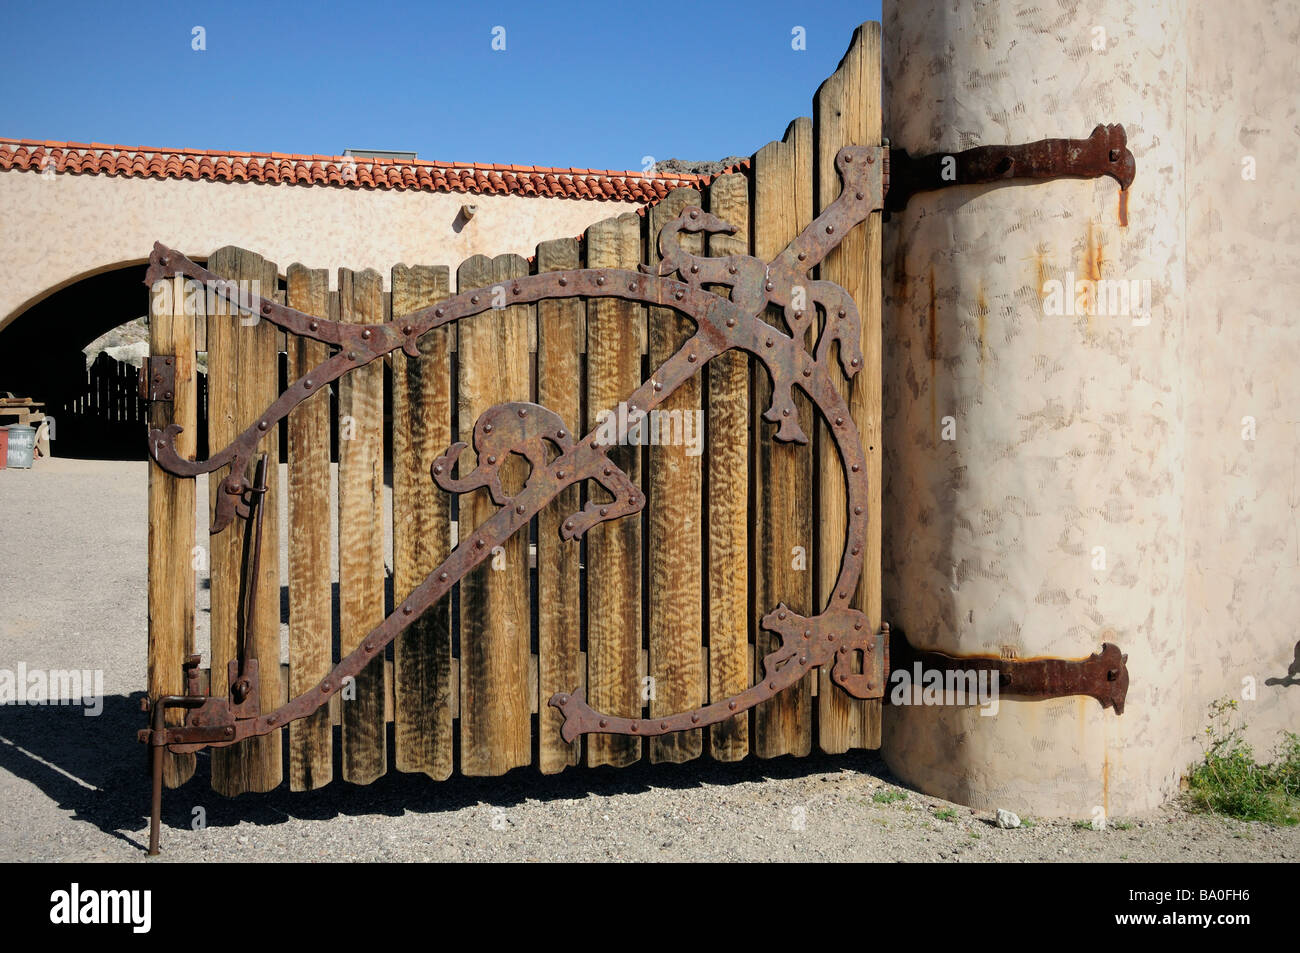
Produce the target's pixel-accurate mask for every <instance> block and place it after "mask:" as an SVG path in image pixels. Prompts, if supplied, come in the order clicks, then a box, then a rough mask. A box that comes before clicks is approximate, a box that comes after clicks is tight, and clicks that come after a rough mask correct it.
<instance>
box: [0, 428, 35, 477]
mask: <svg viewBox="0 0 1300 953" xmlns="http://www.w3.org/2000/svg"><path fill="white" fill-rule="evenodd" d="M35 450H36V429H35V428H34V427H24V426H23V425H21V424H14V425H13V426H12V427H10V428H9V452H8V453H7V454H6V455H5V462H6V463H7V464H8V465H9V466H10V467H16V468H18V469H21V470H27V469H31V465H32V456H33V455H34V453H35Z"/></svg>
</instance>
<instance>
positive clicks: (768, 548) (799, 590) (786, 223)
mask: <svg viewBox="0 0 1300 953" xmlns="http://www.w3.org/2000/svg"><path fill="white" fill-rule="evenodd" d="M753 187H754V196H753V215H754V254H755V255H756V256H757V257H758V258H760V259H762V260H763V261H771V260H772V259H773V258H775V257H776V256H777V255H778V254H780V252H781V251H782V250H783V249H784V248H785V247H786V245H788V244H789V243H790V242H791V241H792V240H793V239H794V238H795V236H797V235H798V234H799V232H800V231H801V230H802V229H803V228H804V226H806V225H807V224H808V223H809V222H811V221H812V217H813V216H812V122H811V120H809V119H806V118H800V119H796V120H795V121H794V122H792V123H791V124H790V127H789V129H787V130H786V134H785V139H784V141H782V142H770V143H768V144H767V145H765V146H764V147H763V148H762V149H760V150H759V151H758V152H757V153H756V154H755V155H754V185H753ZM766 319H767V321H768V323H770V324H772V325H775V326H779V327H781V328H782V329H783V330H787V331H788V328H786V327H785V318H784V315H783V314H782V313H781V311H780V310H779V309H776V308H769V309H768V311H767V314H766ZM803 343H804V344H805V345H807V343H808V342H803ZM754 377H755V380H754V403H753V406H752V407H751V412H752V413H753V417H754V431H753V433H754V441H755V445H754V473H753V477H754V488H755V492H754V497H755V500H756V501H757V512H755V513H754V530H755V540H754V544H753V551H754V553H755V554H756V559H757V564H756V566H755V569H756V572H755V596H754V602H753V606H752V612H751V615H753V616H761V615H763V614H765V613H767V612H770V611H771V610H772V609H774V608H776V606H777V604H778V603H781V602H784V603H786V605H788V606H789V607H790V608H791V609H793V610H794V611H795V612H799V613H802V614H811V613H812V612H814V611H815V609H814V607H813V604H812V602H813V599H812V596H813V592H812V575H813V572H812V570H813V565H812V558H813V525H812V492H811V491H812V447H811V445H810V444H803V445H800V444H794V443H780V442H778V441H776V440H775V439H774V436H773V435H774V434H775V433H776V425H775V424H772V423H769V422H767V421H765V420H763V419H762V414H763V412H764V411H766V410H767V408H768V406H769V405H770V403H771V397H772V382H771V379H770V378H769V377H768V375H767V371H766V370H765V369H763V368H761V367H756V368H755V372H754ZM794 401H795V404H796V406H797V408H798V413H799V425H800V426H801V427H802V428H803V432H804V433H805V434H807V435H808V436H809V439H811V436H812V433H813V427H812V423H813V419H812V407H811V405H810V404H809V403H808V400H807V398H806V397H804V395H803V394H801V393H800V392H799V391H798V390H796V391H795V392H794ZM753 624H754V625H755V627H756V629H757V631H756V633H755V637H754V667H755V669H757V668H758V667H759V666H760V665H761V663H762V658H763V656H764V655H766V654H767V653H769V652H771V651H772V650H773V649H774V648H775V647H776V646H777V645H779V644H780V640H779V638H778V637H777V636H776V635H774V634H773V633H771V632H768V631H767V630H765V629H762V628H759V627H758V623H757V620H755V621H754V622H753ZM753 749H754V753H755V754H757V755H758V756H759V757H761V758H773V757H776V756H778V755H783V754H795V755H806V754H808V753H809V751H811V750H812V686H811V680H810V679H808V678H803V679H800V680H799V681H798V682H797V683H795V684H794V685H791V686H790V687H789V688H787V689H786V690H785V691H783V692H781V693H780V694H779V695H777V696H776V697H775V698H772V699H769V700H768V701H765V702H763V703H761V704H759V705H758V706H756V707H755V709H754V740H753Z"/></svg>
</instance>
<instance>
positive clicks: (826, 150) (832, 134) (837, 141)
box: [814, 23, 882, 753]
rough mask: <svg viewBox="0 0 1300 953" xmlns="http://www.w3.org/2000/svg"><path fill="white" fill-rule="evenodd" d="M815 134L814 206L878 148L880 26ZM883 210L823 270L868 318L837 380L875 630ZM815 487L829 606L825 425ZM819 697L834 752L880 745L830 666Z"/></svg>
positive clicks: (858, 41)
mask: <svg viewBox="0 0 1300 953" xmlns="http://www.w3.org/2000/svg"><path fill="white" fill-rule="evenodd" d="M814 121H815V124H816V137H817V146H816V147H817V174H818V181H819V194H818V196H817V210H818V211H821V210H822V209H824V208H826V207H827V206H828V205H830V204H831V203H832V202H833V201H834V200H835V199H836V198H837V197H838V196H839V194H840V188H841V183H840V178H839V175H838V173H837V172H836V169H835V154H836V153H837V152H838V151H839V150H840V149H841V148H842V147H843V146H846V145H877V144H878V143H879V142H880V133H881V125H880V122H881V119H880V24H878V23H866V24H863V25H862V26H860V27H859V28H858V29H857V31H855V32H854V34H853V40H852V42H851V43H850V44H849V49H848V52H847V53H845V54H844V59H843V60H841V61H840V65H839V68H838V69H836V71H835V73H834V74H833V75H832V76H831V77H830V78H829V79H828V80H827V81H826V82H825V83H824V84H823V85H822V87H821V89H819V90H818V92H817V96H816V99H815V103H814ZM880 219H881V216H880V213H879V212H873V213H872V215H871V217H870V218H869V219H868V220H867V221H866V222H864V223H863V224H862V225H861V226H859V227H857V228H854V229H852V230H851V231H850V232H848V233H847V234H846V235H844V236H843V238H842V240H841V242H840V244H839V247H838V248H836V249H835V250H834V251H832V252H831V253H830V255H828V256H827V258H826V260H825V261H824V262H823V263H822V265H821V273H820V277H821V278H822V279H824V280H827V281H833V282H835V283H836V284H838V285H840V286H842V287H843V288H844V289H845V290H847V291H848V292H849V294H851V295H852V296H853V300H854V301H855V302H856V303H857V305H858V309H859V311H860V315H861V319H862V339H861V349H862V357H863V369H862V370H861V371H860V372H859V373H858V375H857V376H856V377H855V378H854V379H853V381H852V382H851V383H850V382H846V381H843V380H842V379H840V380H839V382H838V383H839V388H840V392H841V393H842V394H845V395H846V396H847V397H848V404H849V411H850V413H851V414H852V415H853V420H854V422H855V423H856V424H857V427H858V432H859V433H860V434H861V435H862V444H863V450H864V451H865V453H866V458H867V465H866V472H867V483H868V487H869V490H868V495H867V537H866V544H865V547H864V553H865V559H864V563H863V569H862V583H861V585H859V586H858V589H857V592H856V593H855V595H854V597H853V600H852V605H853V607H854V608H856V609H860V610H862V611H863V612H864V613H866V616H867V619H868V621H869V624H870V625H871V626H873V627H876V628H878V627H879V625H880V611H881V610H880V582H881V577H880V546H881V517H882V512H881V475H882V474H881V446H880V433H881V379H880V372H881V367H880V361H881V349H880V348H881V343H880V335H881V324H880V308H881V297H880V296H881V288H880V281H881V261H880V255H881V244H880V243H881V234H880ZM818 433H819V437H818V443H819V447H818V454H817V468H818V481H819V484H820V488H821V494H820V504H819V505H820V512H819V514H818V527H819V533H820V538H819V540H818V555H817V562H818V592H817V598H818V600H819V606H824V605H826V604H827V603H828V601H829V600H830V596H831V588H832V587H833V585H834V583H835V577H836V574H837V573H838V572H839V566H840V559H841V557H842V556H843V553H844V541H845V533H846V531H847V526H848V511H847V502H846V500H847V495H846V488H845V483H844V468H843V465H842V464H841V462H840V458H839V453H838V451H837V450H836V449H835V444H834V442H833V441H832V440H831V439H830V437H829V434H828V432H827V429H826V422H825V421H824V420H820V419H819V420H818ZM819 678H820V680H821V681H820V686H819V691H818V693H817V704H818V713H817V715H818V720H817V735H818V744H819V745H820V746H821V749H822V750H823V751H826V752H830V753H838V752H842V751H847V750H849V749H850V748H878V747H880V715H881V705H882V702H881V701H880V700H879V699H873V700H860V699H854V698H852V697H850V696H849V695H848V694H847V693H845V692H843V691H841V690H839V689H838V688H836V687H834V684H833V682H832V680H831V676H830V671H829V669H827V668H823V669H822V670H821V672H820V675H819Z"/></svg>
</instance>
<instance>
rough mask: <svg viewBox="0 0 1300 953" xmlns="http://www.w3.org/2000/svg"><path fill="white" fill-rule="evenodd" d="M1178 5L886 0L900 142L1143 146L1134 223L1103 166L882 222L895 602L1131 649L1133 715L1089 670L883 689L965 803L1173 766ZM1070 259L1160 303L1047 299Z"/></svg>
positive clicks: (925, 635) (1158, 792) (1177, 617)
mask: <svg viewBox="0 0 1300 953" xmlns="http://www.w3.org/2000/svg"><path fill="white" fill-rule="evenodd" d="M1237 6H1239V5H1235V7H1234V8H1236V7H1237ZM1186 22H1187V8H1186V4H1185V3H1184V2H1182V0H1162V2H1144V3H1141V4H1132V3H1123V2H1114V0H1081V2H1077V3H1055V2H1053V3H1047V2H1009V0H1000V2H996V3H991V2H965V0H963V2H954V0H907V2H905V3H903V2H886V4H885V9H884V37H885V45H884V51H883V57H884V63H883V70H884V80H885V116H886V129H887V131H888V134H889V136H890V137H891V140H892V145H894V146H895V147H902V148H905V149H907V150H908V151H910V152H912V153H913V154H917V153H928V152H935V151H943V150H948V151H954V152H955V151H959V150H961V149H964V148H968V147H971V146H974V145H982V144H994V143H1018V142H1026V141H1031V140H1034V139H1038V138H1042V137H1047V136H1063V137H1082V136H1086V135H1087V134H1088V133H1089V132H1090V131H1091V130H1092V128H1093V127H1094V126H1095V125H1096V124H1098V123H1100V122H1122V123H1123V124H1124V125H1125V127H1126V128H1127V130H1128V134H1129V145H1130V148H1131V149H1132V151H1133V152H1134V154H1135V155H1136V157H1137V163H1138V175H1137V180H1136V182H1135V184H1134V187H1133V190H1132V194H1131V197H1130V199H1129V203H1128V212H1129V223H1130V224H1129V225H1128V227H1127V228H1121V227H1120V225H1119V215H1118V211H1119V210H1118V201H1117V191H1118V190H1117V186H1116V184H1115V182H1114V181H1113V180H1111V179H1099V180H1090V181H1072V180H1063V181H1056V182H1049V183H1037V184H1028V185H1027V184H1022V183H1016V184H1014V185H1008V186H1004V187H1000V188H989V187H966V188H950V189H947V190H944V191H942V192H938V193H930V194H928V195H927V194H923V195H920V196H918V197H916V198H915V199H914V200H913V201H912V203H911V205H910V206H909V207H908V209H907V211H906V212H905V213H904V214H902V215H900V216H897V217H895V219H894V220H893V221H892V222H891V223H889V225H887V226H886V231H885V234H886V247H885V286H884V287H885V295H886V297H885V314H884V323H885V362H886V369H885V410H884V413H885V447H886V451H885V452H886V456H885V474H886V477H885V486H884V494H885V498H884V508H885V519H886V523H885V527H884V531H885V549H884V552H885V588H884V608H885V618H887V619H889V620H891V621H892V622H894V623H896V624H899V625H901V626H902V627H903V628H904V629H905V631H906V632H907V633H908V635H909V636H910V637H911V639H912V641H913V642H914V643H915V644H918V645H920V646H924V647H927V648H937V649H940V650H944V651H948V652H954V653H959V654H960V653H965V654H976V653H993V654H998V653H1014V654H1015V655H1017V656H1020V657H1028V656H1035V655H1054V656H1069V657H1080V656H1085V655H1087V654H1089V653H1091V652H1093V651H1095V650H1097V649H1098V648H1099V647H1100V645H1101V643H1102V642H1103V641H1106V640H1109V641H1114V642H1117V643H1119V644H1120V645H1121V646H1122V647H1123V648H1124V649H1125V651H1127V652H1128V654H1129V662H1128V664H1129V670H1130V672H1131V673H1132V687H1131V689H1130V691H1129V696H1128V708H1127V710H1126V712H1125V714H1124V715H1123V716H1122V717H1116V715H1115V713H1114V712H1113V711H1103V710H1102V708H1101V706H1100V705H1099V704H1098V703H1097V702H1095V701H1094V700H1092V699H1090V698H1081V697H1074V698H1064V699H1056V700H1050V701H1026V702H1014V701H1009V700H1006V699H1003V700H1002V703H1001V706H1000V710H999V711H998V713H997V714H996V715H995V716H992V717H987V716H982V715H981V714H980V710H979V709H978V708H976V707H960V708H958V707H920V706H917V707H899V706H894V707H890V708H888V709H887V714H886V721H885V740H884V750H885V755H886V758H887V759H888V761H889V763H890V765H891V767H892V768H893V769H894V770H895V772H897V773H898V774H899V775H900V776H901V777H902V778H904V779H906V780H907V781H909V782H911V783H913V784H915V785H916V786H918V787H919V788H921V789H922V790H925V791H928V792H932V793H935V794H939V795H942V796H945V797H948V798H952V799H954V800H957V801H960V802H963V803H969V804H972V805H976V806H983V807H992V806H1005V807H1010V808H1012V809H1017V808H1018V809H1020V810H1021V811H1025V812H1028V813H1030V814H1039V815H1066V816H1074V817H1084V818H1086V817H1091V816H1093V815H1094V812H1095V811H1096V809H1097V808H1101V809H1102V810H1104V811H1106V812H1107V813H1108V814H1122V813H1125V812H1129V811H1134V810H1140V809H1144V808H1148V807H1150V806H1153V805H1155V804H1157V803H1159V802H1160V801H1162V800H1164V799H1166V798H1167V797H1168V796H1169V795H1171V794H1172V793H1173V792H1174V791H1176V789H1177V782H1178V776H1179V773H1180V770H1181V769H1182V767H1183V766H1184V765H1183V762H1182V760H1181V748H1182V746H1181V745H1180V744H1179V738H1180V736H1181V735H1182V733H1183V732H1184V730H1185V721H1184V702H1185V697H1184V696H1185V693H1186V692H1185V686H1184V681H1183V673H1184V670H1185V668H1186V667H1187V664H1188V659H1187V654H1188V653H1187V651H1186V628H1187V627H1186V625H1185V620H1184V615H1185V605H1186V591H1185V577H1186V567H1185V562H1186V555H1187V554H1186V545H1185V542H1184V506H1185V497H1186V478H1185V474H1186V471H1187V445H1186V419H1185V418H1186V404H1185V396H1184V386H1185V376H1186V375H1187V373H1188V372H1189V369H1190V367H1191V366H1192V361H1191V359H1190V355H1189V353H1188V349H1187V329H1186V325H1187V310H1186V307H1185V284H1186V269H1187V261H1186V251H1185V239H1186V235H1185V223H1186V209H1185V195H1186V191H1187V181H1186V169H1187V164H1186V158H1187V157H1186V154H1185V141H1186V138H1187V128H1186V106H1187V103H1186V72H1185V71H1186V64H1187V62H1188V59H1187V55H1186V52H1187V37H1186V33H1185V30H1186V27H1185V24H1186ZM1097 27H1100V28H1102V29H1104V31H1105V48H1104V49H1101V50H1097V49H1094V41H1095V40H1096V38H1097V36H1098V34H1097V33H1096V31H1095V29H1094V28H1097ZM1240 55H1243V56H1246V55H1249V56H1250V57H1251V58H1252V59H1253V58H1255V57H1256V56H1257V55H1258V51H1255V52H1250V53H1247V51H1246V50H1244V49H1243V50H1241V51H1240ZM1070 274H1073V276H1074V278H1075V279H1076V280H1077V279H1093V280H1095V279H1103V278H1106V279H1108V278H1127V279H1138V280H1140V281H1147V282H1149V287H1150V315H1149V323H1145V324H1143V323H1140V322H1141V321H1142V316H1141V315H1123V316H1111V315H1085V316H1069V315H1049V314H1045V313H1044V310H1045V309H1044V305H1043V300H1042V294H1041V289H1042V288H1043V285H1044V282H1046V281H1049V280H1053V279H1055V280H1058V281H1061V282H1066V281H1067V280H1069V279H1068V277H1067V276H1068V275H1070ZM1134 318H1136V319H1137V320H1138V322H1139V323H1138V324H1135V323H1134ZM944 418H951V425H952V426H953V427H954V428H955V435H954V436H955V439H953V440H945V439H943V436H944V426H945V419H944ZM1099 547H1100V548H1104V559H1105V563H1104V568H1099V567H1100V565H1101V563H1100V561H1099V556H1100V550H1099V549H1098V548H1099Z"/></svg>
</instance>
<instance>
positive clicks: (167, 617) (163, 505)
mask: <svg viewBox="0 0 1300 953" xmlns="http://www.w3.org/2000/svg"><path fill="white" fill-rule="evenodd" d="M190 300H191V301H194V302H196V303H197V306H198V309H199V313H198V314H194V313H191V312H187V311H186V293H185V280H184V279H183V278H175V279H167V280H165V281H159V282H157V283H156V284H155V285H154V286H153V288H152V289H151V291H150V310H149V314H150V321H149V353H150V354H154V355H168V356H170V357H171V358H172V359H173V361H174V364H173V367H174V372H175V375H176V385H175V386H176V389H175V390H174V391H173V394H172V399H171V400H170V401H166V400H159V401H154V402H153V403H152V404H150V405H149V426H150V427H152V428H156V429H158V430H162V429H163V428H165V427H166V426H167V425H168V424H173V423H174V424H179V425H180V426H181V427H182V428H183V429H182V430H181V432H180V433H179V434H178V435H177V437H176V452H177V453H179V454H180V455H181V456H182V457H184V458H186V459H187V460H193V459H194V454H195V450H196V447H197V444H196V442H195V435H196V434H197V433H198V423H197V420H196V414H195V404H196V400H195V398H196V393H195V376H194V324H195V321H196V320H200V321H201V320H203V317H202V307H203V296H202V295H198V294H195V295H193V296H191V298H190ZM194 505H195V494H194V480H193V479H192V478H185V477H178V476H173V475H172V474H170V473H168V472H167V471H166V470H164V469H163V468H162V467H160V466H158V464H156V463H154V462H153V460H152V459H151V460H150V461H149V583H148V585H149V697H150V698H159V697H161V696H163V695H179V694H183V693H184V690H185V679H184V677H183V673H182V669H181V663H182V662H183V661H184V660H185V657H186V656H187V655H190V654H192V653H193V651H194V554H193V550H194ZM184 714H185V713H184V712H183V711H181V710H180V709H176V710H174V715H173V712H169V713H168V718H167V722H168V724H177V725H178V724H180V723H181V720H182V719H183V718H184ZM194 765H195V758H194V755H192V754H168V755H167V757H166V759H165V760H164V762H163V783H165V784H166V785H167V786H168V787H173V788H174V787H177V786H179V785H181V784H184V783H185V782H186V781H188V780H189V779H190V777H191V776H192V775H193V774H194Z"/></svg>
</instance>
